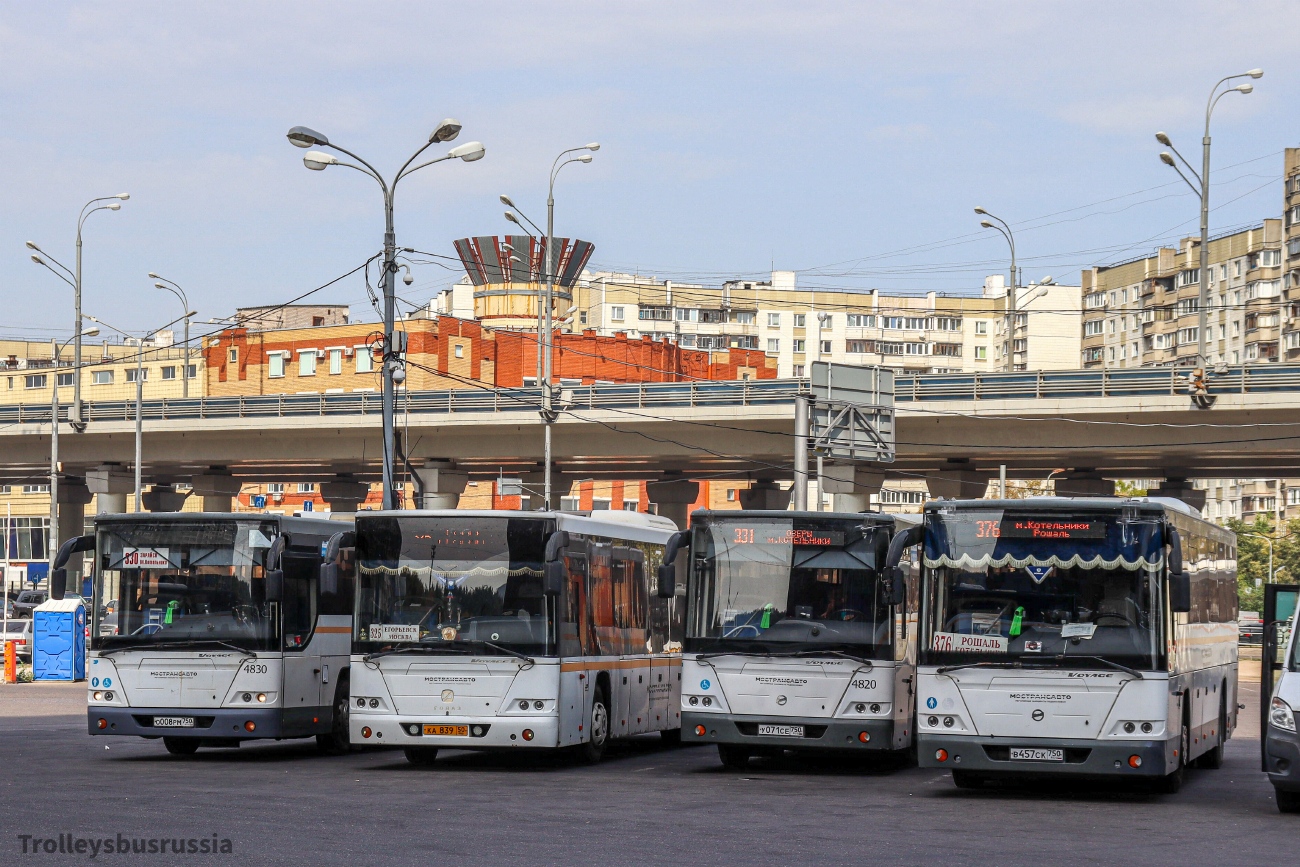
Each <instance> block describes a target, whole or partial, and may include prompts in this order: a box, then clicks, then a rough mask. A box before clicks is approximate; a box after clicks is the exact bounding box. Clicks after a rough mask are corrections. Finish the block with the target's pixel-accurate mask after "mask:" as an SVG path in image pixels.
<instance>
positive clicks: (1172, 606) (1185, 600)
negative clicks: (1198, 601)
mask: <svg viewBox="0 0 1300 867" xmlns="http://www.w3.org/2000/svg"><path fill="white" fill-rule="evenodd" d="M1168 530H1169V560H1168V564H1169V567H1168V570H1167V571H1168V572H1169V610H1170V611H1173V612H1174V613H1175V614H1187V613H1188V612H1190V611H1191V610H1192V577H1191V576H1190V575H1188V574H1187V573H1186V572H1184V571H1183V540H1182V539H1180V538H1179V537H1178V531H1177V530H1175V529H1174V528H1173V527H1169V528H1168Z"/></svg>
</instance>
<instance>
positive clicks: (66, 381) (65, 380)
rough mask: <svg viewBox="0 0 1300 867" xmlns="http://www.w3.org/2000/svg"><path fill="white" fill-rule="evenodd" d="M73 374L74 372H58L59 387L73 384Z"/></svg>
mask: <svg viewBox="0 0 1300 867" xmlns="http://www.w3.org/2000/svg"><path fill="white" fill-rule="evenodd" d="M74 376H75V374H72V373H60V374H59V387H60V388H62V387H63V386H68V385H74V384H75V382H74V380H73V377H74Z"/></svg>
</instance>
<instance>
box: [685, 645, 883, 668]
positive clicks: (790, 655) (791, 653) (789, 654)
mask: <svg viewBox="0 0 1300 867" xmlns="http://www.w3.org/2000/svg"><path fill="white" fill-rule="evenodd" d="M719 656H761V657H763V658H764V659H795V658H798V657H807V656H842V657H844V658H845V659H851V660H853V661H854V662H857V663H861V664H863V665H868V666H869V665H871V664H872V662H871V660H870V659H867V658H866V657H864V656H858V655H856V654H852V653H846V652H845V651H843V650H830V649H826V650H822V649H818V648H805V649H803V650H785V651H778V652H775V653H774V652H772V651H770V650H754V649H737V650H715V651H712V652H710V653H701V654H700V655H699V656H697V657H695V658H696V659H716V658H717V657H719Z"/></svg>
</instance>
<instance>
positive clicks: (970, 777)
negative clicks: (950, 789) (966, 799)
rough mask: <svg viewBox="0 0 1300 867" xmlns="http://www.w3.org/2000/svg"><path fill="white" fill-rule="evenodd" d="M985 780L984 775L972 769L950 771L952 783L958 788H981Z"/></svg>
mask: <svg viewBox="0 0 1300 867" xmlns="http://www.w3.org/2000/svg"><path fill="white" fill-rule="evenodd" d="M986 782H988V781H987V780H986V779H985V778H984V777H982V776H980V775H979V774H976V773H974V772H972V771H953V772H952V784H953V785H954V786H956V787H957V788H959V789H982V788H984V784H985V783H986Z"/></svg>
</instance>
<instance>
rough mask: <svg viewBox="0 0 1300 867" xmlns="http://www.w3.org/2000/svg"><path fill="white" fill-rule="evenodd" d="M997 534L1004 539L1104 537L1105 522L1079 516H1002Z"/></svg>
mask: <svg viewBox="0 0 1300 867" xmlns="http://www.w3.org/2000/svg"><path fill="white" fill-rule="evenodd" d="M998 530H999V533H998V535H999V536H1001V537H1003V538H1006V539H1104V538H1106V522H1105V521H1090V520H1087V519H1079V518H1003V519H1002V522H1001V524H1000V525H999V526H998Z"/></svg>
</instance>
